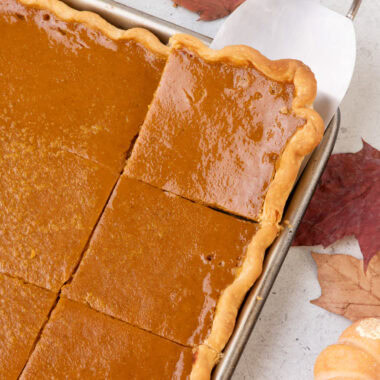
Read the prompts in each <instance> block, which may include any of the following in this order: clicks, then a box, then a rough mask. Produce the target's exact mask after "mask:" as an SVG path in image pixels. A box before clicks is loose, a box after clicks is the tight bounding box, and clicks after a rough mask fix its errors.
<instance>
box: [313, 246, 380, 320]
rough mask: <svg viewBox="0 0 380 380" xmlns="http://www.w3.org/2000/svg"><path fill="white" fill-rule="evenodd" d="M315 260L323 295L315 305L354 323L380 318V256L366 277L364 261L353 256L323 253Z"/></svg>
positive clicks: (314, 254)
mask: <svg viewBox="0 0 380 380" xmlns="http://www.w3.org/2000/svg"><path fill="white" fill-rule="evenodd" d="M312 256H313V259H314V260H315V262H316V264H317V268H318V281H319V284H320V286H321V289H322V295H321V296H320V297H319V298H318V299H316V300H313V301H311V303H313V304H314V305H317V306H320V307H322V308H324V309H326V310H328V311H331V312H333V313H335V314H339V315H343V316H344V317H346V318H348V319H350V320H351V321H356V320H358V319H361V318H366V317H380V254H377V255H375V256H374V257H373V259H372V260H371V261H370V263H369V265H368V269H367V271H366V273H364V270H363V262H362V260H358V259H356V258H354V257H352V256H348V255H324V254H320V253H312Z"/></svg>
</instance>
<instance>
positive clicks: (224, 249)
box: [63, 176, 258, 346]
mask: <svg viewBox="0 0 380 380" xmlns="http://www.w3.org/2000/svg"><path fill="white" fill-rule="evenodd" d="M257 229H258V226H257V225H256V224H254V223H250V222H245V221H242V220H239V219H236V218H233V217H231V216H229V215H226V214H223V213H220V212H217V211H215V210H212V209H209V208H207V207H204V206H201V205H198V204H195V203H193V202H190V201H187V200H184V199H182V198H180V197H178V196H175V195H171V194H168V193H165V192H162V191H160V190H158V189H156V188H154V187H152V186H150V185H147V184H144V183H141V182H139V181H136V180H134V179H129V178H127V177H125V176H123V177H122V179H121V181H120V182H119V184H118V186H117V188H116V189H115V192H114V194H113V196H112V198H111V199H110V202H109V204H108V207H107V208H106V210H105V212H104V214H103V216H102V219H101V220H100V222H99V224H98V227H97V229H96V232H95V234H94V236H93V239H92V242H91V244H90V246H89V249H88V251H87V252H86V253H85V255H84V257H83V260H82V262H81V264H80V266H79V269H78V271H77V273H76V275H75V276H74V278H73V281H72V283H71V284H70V285H68V287H66V288H64V290H63V294H64V295H65V296H67V297H69V298H72V299H74V300H77V301H79V302H83V303H86V304H89V305H90V306H91V307H92V308H94V309H97V310H99V311H101V312H104V313H106V314H109V315H112V316H114V317H117V318H119V319H122V320H124V321H126V322H129V323H131V324H133V325H136V326H138V327H140V328H143V329H145V330H148V331H152V332H153V333H155V334H158V335H161V336H163V337H165V338H167V339H170V340H173V341H176V342H178V343H181V344H183V345H190V346H196V345H198V344H201V343H202V342H203V341H204V340H205V338H207V336H208V333H209V332H210V329H211V326H212V322H213V318H214V314H215V308H216V304H217V302H218V299H219V297H220V294H221V292H222V291H223V290H224V289H225V288H226V287H227V286H228V285H229V284H230V283H231V282H232V281H233V280H234V278H235V275H236V271H237V269H238V267H239V266H240V265H241V263H242V261H243V260H244V255H245V251H246V248H247V245H248V243H249V242H250V240H251V238H252V236H253V235H254V234H255V232H256V231H257ZM99 279H101V281H100V280H99Z"/></svg>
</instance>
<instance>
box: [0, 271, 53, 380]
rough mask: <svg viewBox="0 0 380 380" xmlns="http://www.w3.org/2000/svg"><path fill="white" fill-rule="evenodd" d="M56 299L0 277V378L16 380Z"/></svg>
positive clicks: (41, 291) (33, 287)
mask: <svg viewBox="0 0 380 380" xmlns="http://www.w3.org/2000/svg"><path fill="white" fill-rule="evenodd" d="M55 299H56V295H55V294H54V293H52V292H49V291H48V290H44V289H41V288H38V287H36V286H34V285H27V284H25V283H24V282H23V281H21V280H18V279H15V278H11V277H8V276H5V275H3V274H0V305H1V307H0V342H1V344H0V378H1V379H3V380H8V379H17V378H18V376H19V374H20V373H21V371H22V369H23V367H24V365H25V364H26V362H27V360H28V358H29V355H30V352H31V351H32V349H33V345H34V342H35V341H36V339H37V337H38V334H39V331H40V329H41V327H42V325H43V324H44V323H45V321H46V320H47V317H48V313H49V311H50V309H51V308H52V307H53V304H54V301H55Z"/></svg>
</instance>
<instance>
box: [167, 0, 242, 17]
mask: <svg viewBox="0 0 380 380" xmlns="http://www.w3.org/2000/svg"><path fill="white" fill-rule="evenodd" d="M244 1H245V0H173V2H174V4H175V5H180V6H182V7H184V8H186V9H188V10H190V11H192V12H196V13H198V14H199V15H200V18H199V19H200V20H203V21H211V20H216V19H218V18H222V17H225V16H228V15H229V14H230V13H231V12H232V11H233V10H235V9H236V8H237V7H238V6H239V5H240V4H242V3H243V2H244Z"/></svg>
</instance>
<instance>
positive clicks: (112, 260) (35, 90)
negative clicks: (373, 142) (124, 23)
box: [0, 0, 323, 380]
mask: <svg viewBox="0 0 380 380" xmlns="http://www.w3.org/2000/svg"><path fill="white" fill-rule="evenodd" d="M0 34H1V38H0V87H1V89H2V91H1V92H0V206H1V207H0V297H3V299H5V301H4V302H3V303H2V304H1V305H0V320H4V321H5V322H4V323H3V326H4V327H3V328H1V329H0V334H2V336H3V340H4V343H3V347H5V348H0V373H1V371H2V369H1V365H3V364H2V363H5V362H6V361H7V360H9V361H10V363H11V365H10V368H11V372H9V374H10V378H14V377H15V376H16V377H17V376H19V375H20V378H21V379H34V378H112V379H114V378H123V379H125V378H136V379H147V378H149V379H150V378H152V379H171V378H175V379H188V378H190V379H193V380H194V379H201V380H203V379H208V378H210V374H211V371H212V368H213V367H214V365H215V364H216V363H217V362H218V360H219V359H220V357H221V355H222V351H223V349H224V347H225V345H226V343H227V342H228V339H229V337H230V336H231V334H232V332H233V329H234V325H235V321H236V317H237V313H238V310H239V307H240V305H241V303H242V301H243V299H244V297H245V295H246V293H247V291H248V290H249V289H250V288H251V287H252V285H253V284H254V283H255V281H256V279H257V278H258V276H259V275H260V273H261V270H262V264H263V259H264V254H265V250H266V249H267V248H268V247H269V246H270V245H271V244H272V242H273V240H274V239H275V237H276V234H277V233H278V231H279V230H280V228H281V227H280V222H281V218H282V213H283V208H284V205H285V202H286V200H287V197H288V195H289V193H290V191H291V189H292V187H293V184H294V182H295V179H296V176H297V173H298V171H299V168H300V165H301V162H302V160H303V158H304V157H305V156H306V155H307V154H309V153H310V152H311V151H312V150H313V148H314V147H315V146H316V145H317V144H318V142H319V140H320V139H321V136H322V133H323V123H322V120H321V118H320V117H319V115H318V114H317V113H316V112H315V111H314V110H313V109H312V103H313V100H314V98H315V94H316V82H315V79H314V76H313V74H312V72H311V71H310V69H309V68H308V67H307V66H305V65H304V64H302V63H301V62H299V61H296V60H280V61H270V60H268V59H267V58H265V57H263V56H262V55H261V54H260V53H259V52H257V51H256V50H254V49H251V48H249V47H245V46H230V47H226V48H224V49H222V50H218V51H214V50H211V49H209V48H208V47H206V46H205V45H203V44H202V43H201V42H200V41H198V40H197V39H196V38H194V37H191V36H188V35H175V36H173V37H172V38H171V40H170V43H169V47H168V46H165V45H163V44H162V43H161V42H159V40H158V39H157V38H156V37H155V36H154V35H152V34H151V33H150V32H148V31H146V30H144V29H139V28H137V29H130V30H128V31H123V30H120V29H117V28H115V27H113V26H111V25H110V24H108V23H107V22H106V21H104V20H103V19H101V18H100V17H99V16H97V15H95V14H93V13H90V12H78V11H76V10H73V9H71V8H69V7H68V6H67V5H65V4H64V3H62V2H60V1H58V0H3V1H1V2H0ZM135 141H136V142H135ZM12 276H13V277H18V278H20V279H16V278H11V277H12ZM21 279H22V280H21ZM22 281H25V283H24V282H22ZM31 284H34V285H31ZM36 285H37V286H38V287H40V288H38V287H37V286H36ZM46 289H50V290H52V292H51V291H48V290H46ZM36 297H37V298H38V299H39V302H40V304H39V305H36V303H35V302H34V301H35V300H36ZM50 308H52V313H51V314H50V313H49V310H50ZM13 312H14V313H15V316H16V318H15V321H16V323H15V324H14V325H11V324H10V320H11V317H10V316H11V314H12V313H13ZM28 313H30V314H28ZM2 318H3V319H2ZM46 319H48V321H47V323H46V324H45V323H44V322H45V320H46ZM28 326H30V327H28ZM23 329H24V330H23ZM18 347H22V349H20V351H18V352H17V354H15V355H10V351H9V350H14V349H18ZM24 365H25V367H24ZM13 374H14V375H13Z"/></svg>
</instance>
